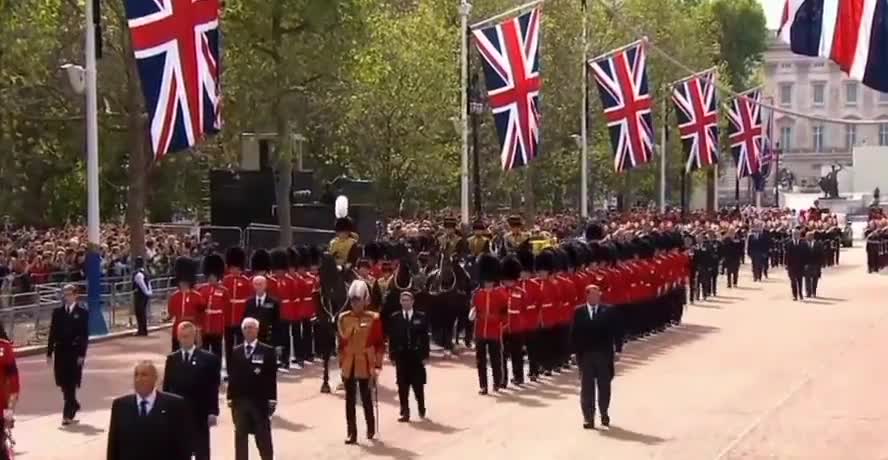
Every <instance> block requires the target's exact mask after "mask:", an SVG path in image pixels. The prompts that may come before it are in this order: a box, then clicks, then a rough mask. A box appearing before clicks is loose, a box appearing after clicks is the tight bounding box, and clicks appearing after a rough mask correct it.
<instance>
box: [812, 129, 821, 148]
mask: <svg viewBox="0 0 888 460" xmlns="http://www.w3.org/2000/svg"><path fill="white" fill-rule="evenodd" d="M811 133H812V134H813V138H814V139H813V142H812V144H813V145H814V151H815V152H817V153H820V152H822V151H823V126H820V125H815V126H814V127H813V128H811Z"/></svg>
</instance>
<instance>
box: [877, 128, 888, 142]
mask: <svg viewBox="0 0 888 460" xmlns="http://www.w3.org/2000/svg"><path fill="white" fill-rule="evenodd" d="M879 145H883V146H884V145H888V124H886V123H882V124H881V125H879Z"/></svg>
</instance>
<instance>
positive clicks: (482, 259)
mask: <svg viewBox="0 0 888 460" xmlns="http://www.w3.org/2000/svg"><path fill="white" fill-rule="evenodd" d="M499 271H500V263H499V260H497V258H496V257H494V256H492V255H490V254H481V255H480V256H478V276H479V277H480V281H481V282H482V283H486V282H490V283H493V282H496V281H497V280H498V279H499Z"/></svg>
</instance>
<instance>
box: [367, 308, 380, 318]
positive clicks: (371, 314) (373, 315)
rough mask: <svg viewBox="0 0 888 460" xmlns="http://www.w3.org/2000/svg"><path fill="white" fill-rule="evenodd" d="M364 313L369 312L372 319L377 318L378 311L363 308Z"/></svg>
mask: <svg viewBox="0 0 888 460" xmlns="http://www.w3.org/2000/svg"><path fill="white" fill-rule="evenodd" d="M364 312H365V313H367V314H369V315H370V317H371V318H373V319H379V313H377V312H375V311H372V310H364Z"/></svg>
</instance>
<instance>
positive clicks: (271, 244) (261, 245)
mask: <svg viewBox="0 0 888 460" xmlns="http://www.w3.org/2000/svg"><path fill="white" fill-rule="evenodd" d="M292 230H293V244H295V245H321V246H326V245H327V243H329V242H330V240H331V239H332V238H333V237H334V236H335V235H336V233H335V232H333V231H331V230H319V229H316V228H306V227H293V229H292ZM280 236H281V231H280V227H278V226H277V225H264V224H251V225H250V226H248V227H247V229H246V231H245V232H244V248H245V249H246V251H247V253H251V252H252V251H255V250H256V249H272V248H276V247H278V243H279V242H280Z"/></svg>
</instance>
